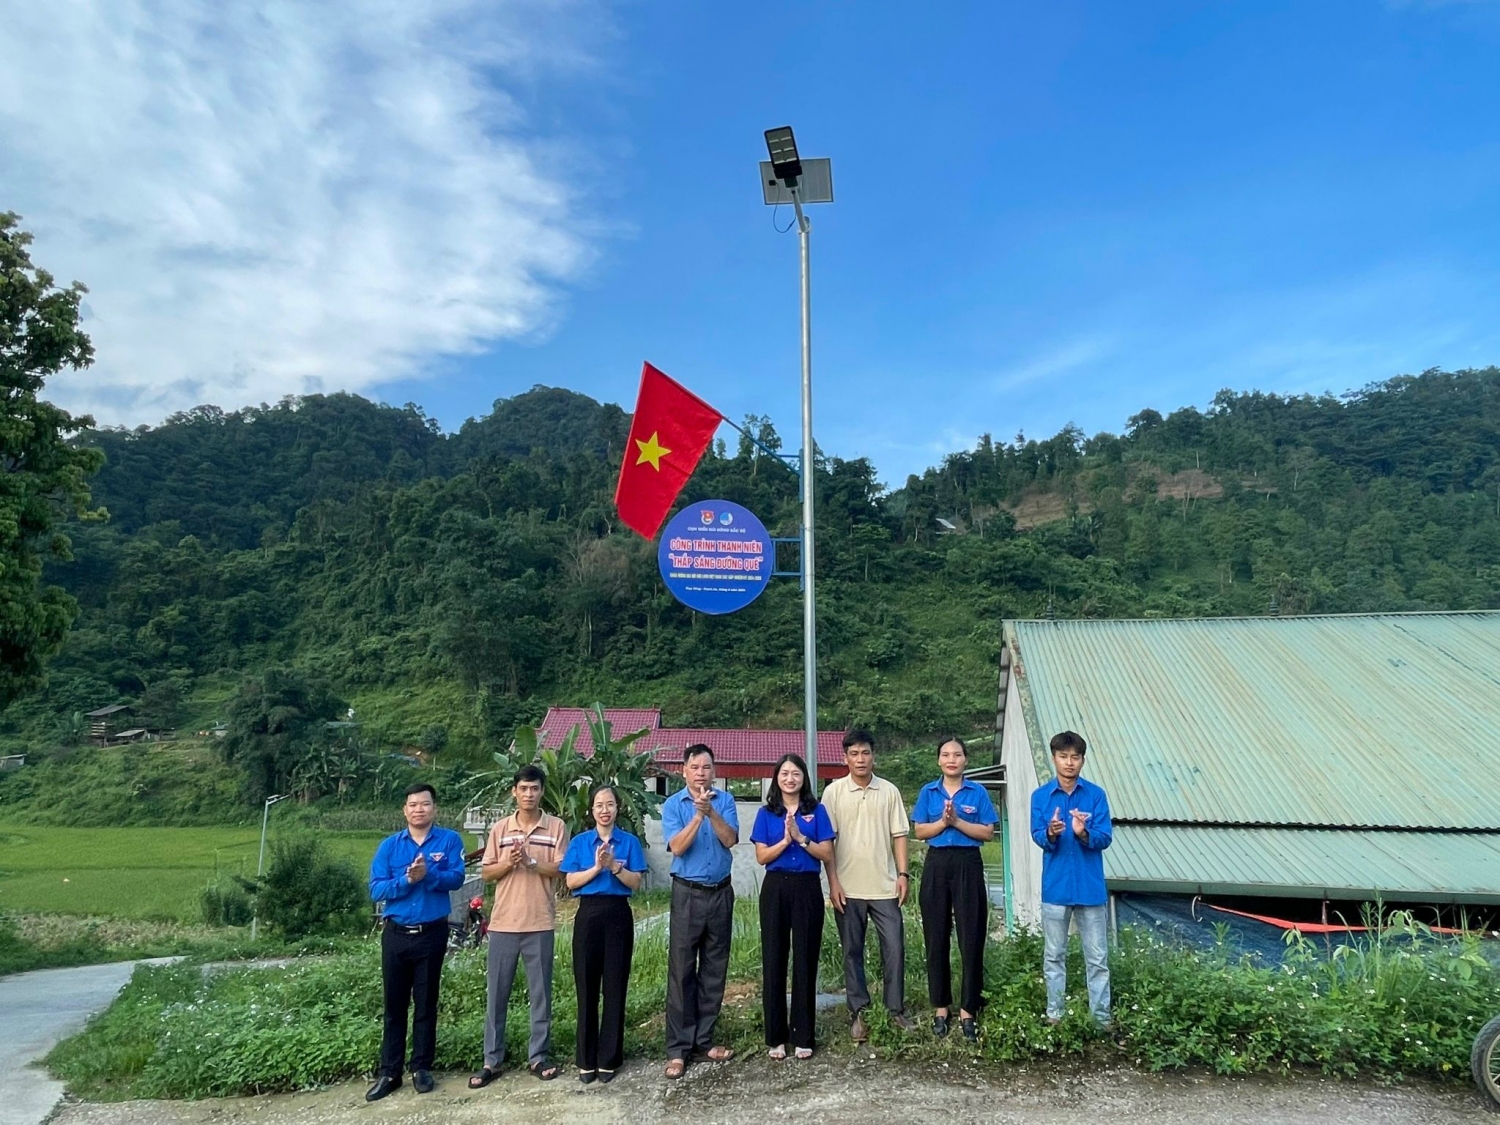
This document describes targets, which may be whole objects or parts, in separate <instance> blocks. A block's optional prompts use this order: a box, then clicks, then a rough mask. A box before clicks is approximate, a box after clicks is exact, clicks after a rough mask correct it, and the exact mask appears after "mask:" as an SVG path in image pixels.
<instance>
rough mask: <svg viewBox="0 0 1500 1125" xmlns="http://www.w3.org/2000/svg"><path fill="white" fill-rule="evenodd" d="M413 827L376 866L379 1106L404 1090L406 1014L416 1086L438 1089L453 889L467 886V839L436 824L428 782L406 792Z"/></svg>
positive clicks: (374, 1096)
mask: <svg viewBox="0 0 1500 1125" xmlns="http://www.w3.org/2000/svg"><path fill="white" fill-rule="evenodd" d="M401 811H402V814H403V815H404V816H405V817H406V827H405V828H403V829H402V830H401V831H400V832H397V833H396V834H395V835H394V836H387V837H386V838H385V839H384V840H382V841H381V842H380V847H378V848H376V849H375V859H374V861H373V862H371V864H370V898H371V899H373V900H374V901H376V902H384V903H385V914H384V918H385V924H384V926H383V928H382V931H381V935H380V975H381V979H382V981H383V982H384V985H385V1031H384V1033H383V1034H382V1036H381V1040H380V1069H379V1071H378V1072H377V1073H376V1075H375V1085H373V1086H371V1087H370V1089H369V1091H368V1092H367V1093H366V1094H365V1100H366V1101H371V1102H373V1101H379V1100H380V1099H381V1098H383V1097H385V1096H386V1095H387V1094H389V1093H390V1092H391V1091H392V1090H395V1089H396V1088H397V1087H399V1086H400V1085H401V1071H402V1063H403V1062H404V1061H405V1060H404V1058H403V1056H404V1055H405V1054H406V1011H407V1008H408V1006H411V1007H414V1008H415V1011H414V1012H413V1014H412V1020H411V1084H412V1087H413V1088H414V1089H415V1090H416V1091H417V1093H419V1094H425V1093H428V1092H429V1091H430V1090H431V1089H432V1088H433V1086H434V1083H433V1080H432V1056H433V1051H434V1049H435V1048H436V1045H437V1010H438V981H439V978H440V977H441V975H442V972H443V954H444V953H445V952H446V951H447V949H448V911H449V902H448V892H449V891H455V890H457V889H458V888H459V887H461V886H463V883H464V842H463V840H462V839H461V838H460V837H459V835H458V833H457V832H454V831H453V830H452V829H450V828H442V827H440V826H438V825H436V824H434V823H433V818H434V817H435V816H436V815H437V791H436V790H435V789H433V787H432V786H430V785H428V784H427V783H426V782H422V783H420V784H418V785H413V786H412V787H411V788H410V789H408V790H407V791H406V804H405V806H404V807H403V808H402V810H401Z"/></svg>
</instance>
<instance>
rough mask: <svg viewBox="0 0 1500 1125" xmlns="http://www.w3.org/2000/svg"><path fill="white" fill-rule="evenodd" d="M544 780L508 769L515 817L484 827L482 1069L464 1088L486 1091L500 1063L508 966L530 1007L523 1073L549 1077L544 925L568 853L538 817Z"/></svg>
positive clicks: (553, 823)
mask: <svg viewBox="0 0 1500 1125" xmlns="http://www.w3.org/2000/svg"><path fill="white" fill-rule="evenodd" d="M546 780H547V775H546V774H544V773H543V772H542V771H541V768H540V767H538V766H534V765H532V766H522V767H521V768H520V769H519V770H517V771H516V779H515V784H514V785H513V786H512V788H511V795H512V796H514V797H515V799H516V811H515V812H513V813H511V814H510V816H507V817H505V818H504V819H503V820H501V821H499V822H498V823H497V824H495V825H494V826H493V827H492V828H491V829H490V835H489V839H488V840H486V841H485V845H484V860H483V862H482V865H481V867H480V874H481V875H482V876H483V877H484V878H485V880H486V881H489V882H493V883H494V884H495V908H494V910H493V912H492V913H491V915H490V937H489V953H488V965H489V986H488V989H487V993H486V1007H485V1022H484V1066H483V1067H482V1068H481V1069H480V1070H479V1071H477V1072H476V1073H475V1074H474V1075H473V1077H471V1078H470V1079H469V1087H470V1089H474V1090H477V1089H479V1088H480V1087H481V1086H488V1085H489V1084H490V1083H491V1082H492V1081H494V1080H495V1079H496V1078H498V1077H499V1075H500V1068H501V1064H503V1063H504V1062H505V1009H506V1008H507V1007H508V1006H509V1004H510V990H511V986H512V985H514V984H515V980H516V962H517V961H524V962H525V964H526V989H527V992H528V993H529V998H530V1001H531V1042H530V1045H529V1048H528V1052H527V1060H526V1062H527V1066H526V1069H528V1070H529V1071H531V1073H532V1074H534V1075H535V1076H536V1077H538V1078H540V1079H543V1080H550V1079H553V1078H556V1077H557V1075H558V1069H559V1068H558V1067H557V1066H555V1065H554V1064H553V1063H552V1060H551V1059H549V1058H548V1057H547V1056H548V1052H549V1050H550V1049H551V1039H552V948H553V933H552V927H553V924H554V923H555V922H556V919H557V888H556V881H557V874H558V866H559V865H560V864H561V863H562V858H563V856H564V855H565V854H566V853H567V850H568V826H567V825H566V824H564V823H563V822H562V821H561V820H559V819H558V818H557V817H555V816H549V815H548V814H547V813H544V812H543V811H542V785H543V784H544V783H545V782H546Z"/></svg>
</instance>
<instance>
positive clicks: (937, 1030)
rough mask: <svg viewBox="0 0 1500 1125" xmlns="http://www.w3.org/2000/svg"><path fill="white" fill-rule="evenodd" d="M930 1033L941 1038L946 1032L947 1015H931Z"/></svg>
mask: <svg viewBox="0 0 1500 1125" xmlns="http://www.w3.org/2000/svg"><path fill="white" fill-rule="evenodd" d="M932 1033H933V1034H934V1035H936V1036H937V1037H938V1038H939V1039H941V1038H942V1037H943V1036H945V1035H947V1034H948V1017H947V1016H933V1017H932Z"/></svg>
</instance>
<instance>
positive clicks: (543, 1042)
mask: <svg viewBox="0 0 1500 1125" xmlns="http://www.w3.org/2000/svg"><path fill="white" fill-rule="evenodd" d="M552 945H553V936H552V931H551V930H535V931H533V932H531V933H527V934H505V933H500V932H498V931H496V930H491V931H490V946H489V951H488V953H487V958H488V965H489V987H488V989H487V990H486V994H485V1020H484V1065H485V1066H488V1067H498V1066H499V1065H500V1064H501V1063H503V1062H504V1061H505V1010H506V1009H507V1008H508V1007H509V1006H510V990H511V986H512V985H514V984H515V983H516V962H517V961H521V962H523V963H524V964H525V966H526V991H527V994H528V997H529V999H530V1001H531V1044H530V1046H529V1048H528V1053H527V1057H526V1061H527V1062H528V1063H534V1062H540V1061H542V1060H543V1059H545V1058H546V1057H547V1052H548V1050H549V1049H550V1047H551V1045H552Z"/></svg>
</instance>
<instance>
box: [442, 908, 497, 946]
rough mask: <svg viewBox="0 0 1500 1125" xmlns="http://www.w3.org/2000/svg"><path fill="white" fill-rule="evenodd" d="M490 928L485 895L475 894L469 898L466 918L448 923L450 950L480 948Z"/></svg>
mask: <svg viewBox="0 0 1500 1125" xmlns="http://www.w3.org/2000/svg"><path fill="white" fill-rule="evenodd" d="M489 928H490V923H489V919H488V918H487V917H485V913H484V896H483V895H475V896H474V897H473V898H471V899H470V900H469V908H468V910H467V911H465V913H464V920H463V921H462V922H450V923H449V924H448V948H449V950H457V949H476V948H478V947H479V946H481V945H483V944H484V937H485V934H487V933H488V932H489Z"/></svg>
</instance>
